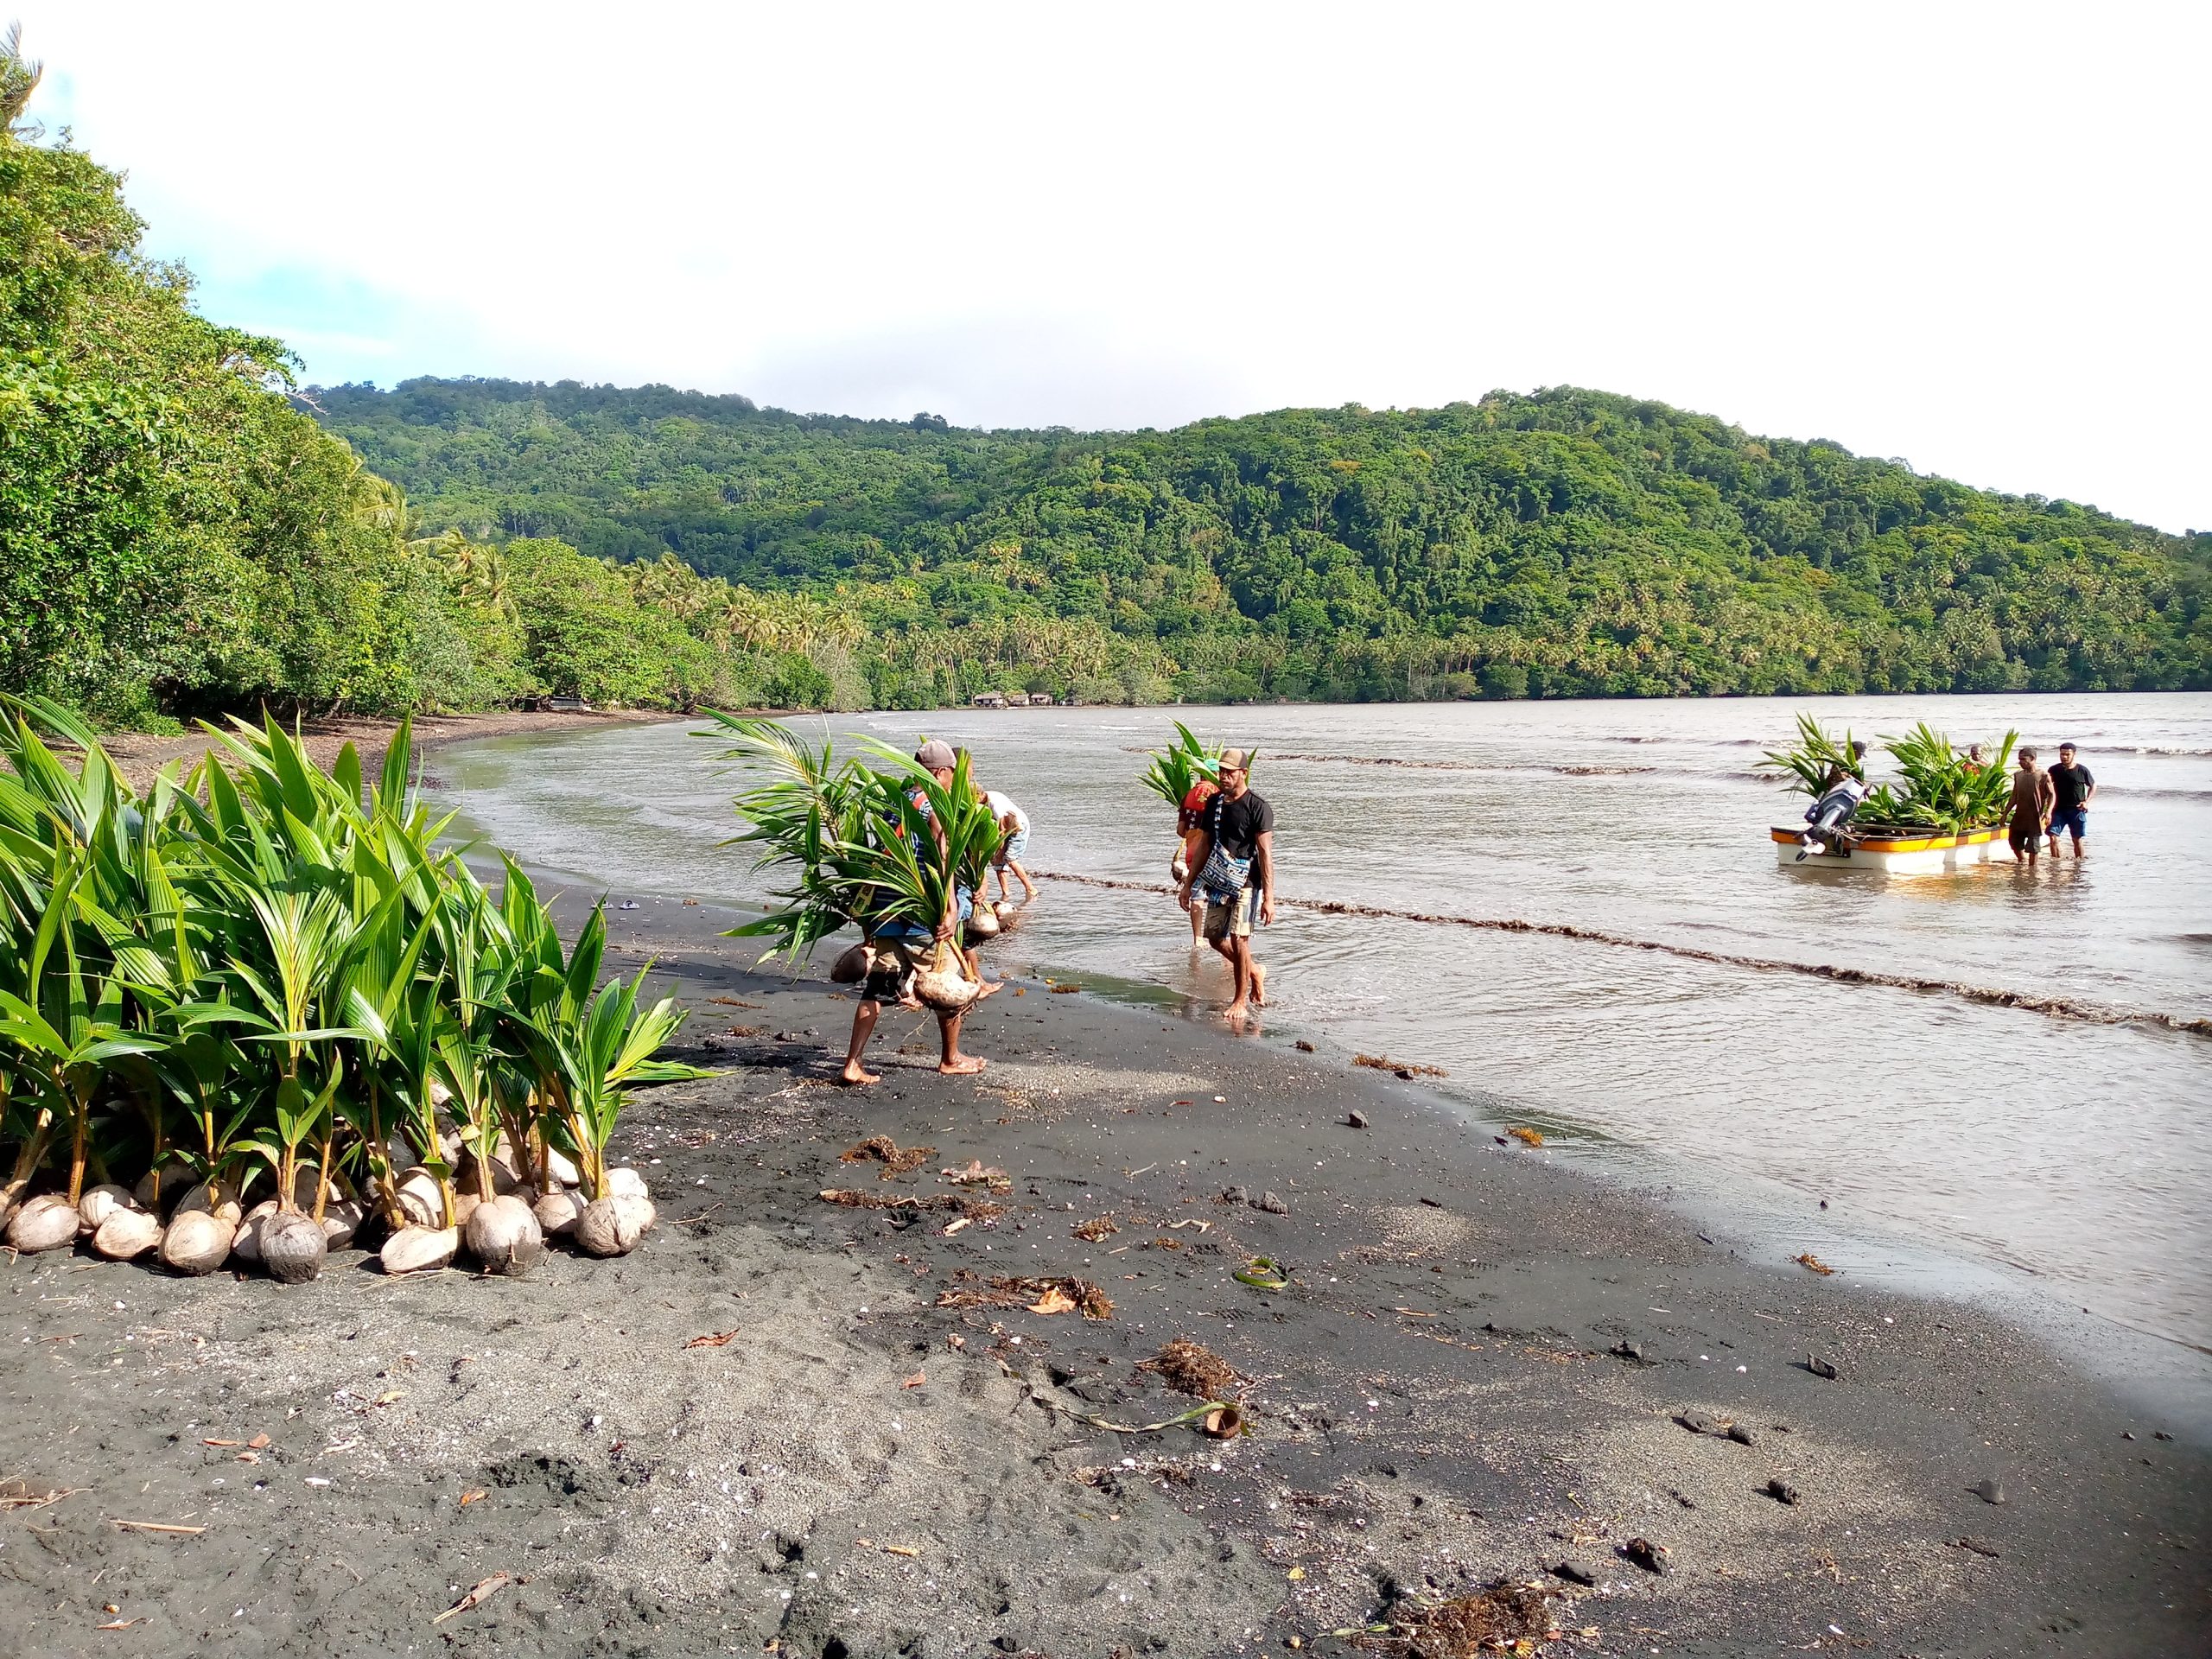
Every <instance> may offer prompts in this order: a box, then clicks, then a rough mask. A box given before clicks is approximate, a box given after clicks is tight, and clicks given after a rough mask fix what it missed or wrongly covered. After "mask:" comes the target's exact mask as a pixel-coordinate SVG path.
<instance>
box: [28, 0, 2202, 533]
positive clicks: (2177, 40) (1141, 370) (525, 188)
mask: <svg viewBox="0 0 2212 1659" xmlns="http://www.w3.org/2000/svg"><path fill="white" fill-rule="evenodd" d="M365 17H367V18H371V19H372V20H373V22H374V25H375V27H374V29H373V31H369V30H366V29H365V27H364V23H363V19H364V18H365ZM2204 19H2205V13H2204V12H2203V10H2202V9H2199V8H2183V7H2171V8H2160V9H2157V10H2152V9H2147V8H2145V9H2140V10H2137V9H2131V8H2126V7H2103V8H2098V9H2095V10H2089V9H2084V8H2078V7H2069V8H2064V9H2061V8H2056V7H2044V6H2023V5H2010V6H1999V5H1989V6H1981V5H1974V6H1967V5H1948V6H1942V7H1930V6H1927V5H1924V4H1922V5H1913V6H1896V7H1888V6H1859V7H1855V8H1849V9H1845V8H1827V9H1814V8H1777V7H1774V6H1771V5H1759V6H1743V7H1738V6H1719V5H1705V6H1688V5H1677V6H1671V7H1652V6H1643V5H1637V6H1632V7H1631V6H1623V7H1618V8H1611V7H1605V6H1587V5H1586V6H1577V7H1555V8H1544V9H1541V10H1539V9H1535V8H1511V9H1509V8H1495V9H1493V8H1486V7H1481V6H1476V5H1471V4H1457V5H1441V6H1433V7H1414V6H1405V7H1389V6H1372V7H1368V8H1358V9H1356V8H1344V7H1333V8H1325V9H1324V8H1317V7H1300V6H1268V7H1261V6H1253V7H1234V8H1232V7H1211V8H1205V7H1194V6H1191V5H1188V4H1185V5H1181V6H1173V7H1170V6H1145V5H1132V4H1123V5H1121V6H1116V7H1113V8H1092V9H1088V10H1077V9H1074V8H1053V9H1045V8H1039V7H1035V6H1024V7H1014V6H1007V7H976V6H970V7H963V8H949V7H934V8H921V7H912V6H897V7H874V6H845V7H838V8H828V7H817V8H806V9H801V8H792V7H766V6H760V7H737V6H729V5H696V6H682V5H672V4H671V5H661V6H644V7H637V8H632V9H630V10H627V11H622V12H614V13H607V12H604V11H601V10H585V9H580V8H574V7H567V6H560V5H535V6H530V7H521V6H516V7H500V8H493V7H490V6H482V5H476V6H469V5H460V6H456V5H454V4H452V3H446V4H443V5H440V6H428V5H421V4H398V5H387V6H385V7H381V8H378V10H376V11H375V12H373V13H370V14H364V13H361V12H359V11H358V10H351V11H347V10H332V9H327V8H313V7H301V6H297V5H282V6H279V5H256V4H225V3H212V4H208V5H203V6H199V7H194V8H190V9H180V8H177V7H175V6H174V5H171V4H168V3H112V0H111V3H102V4H99V5H81V6H80V5H61V6H58V7H56V6H53V5H48V6H43V7H34V8H33V9H32V10H29V11H28V12H27V14H26V16H25V18H24V24H25V32H26V35H27V44H28V45H29V48H31V49H32V50H33V52H34V53H35V54H38V55H41V56H43V57H44V58H46V59H47V60H48V62H49V63H50V64H51V65H52V66H53V67H54V70H55V72H56V73H55V76H54V82H53V86H52V88H51V92H50V94H49V95H46V96H45V97H44V103H43V112H44V113H45V114H46V116H47V118H48V120H49V121H50V122H52V121H57V120H59V119H61V118H67V119H68V120H70V121H72V122H73V123H74V124H75V127H76V130H77V134H78V137H79V142H81V143H84V144H86V147H88V148H89V149H92V151H93V152H94V153H95V154H96V155H98V156H100V157H101V158H102V159H104V160H105V161H107V162H110V163H111V164H114V165H118V166H123V167H126V168H129V169H130V174H131V198H132V200H133V202H134V203H135V204H136V205H137V207H138V208H139V210H140V212H141V213H143V214H145V215H146V217H147V218H148V219H149V221H151V224H152V226H153V230H152V234H151V238H150V244H151V245H152V246H153V247H154V248H155V249H156V251H160V252H162V253H165V254H176V255H181V256H182V257H186V258H187V259H188V260H189V261H190V262H191V264H193V265H194V268H195V269H196V270H199V271H200V273H201V276H202V277H203V281H204V289H203V294H204V298H205V302H206V304H207V308H208V309H209V310H210V311H211V313H213V314H215V315H221V316H223V317H224V318H225V320H226V321H237V322H239V323H241V324H245V325H249V326H253V327H264V328H269V329H271V330H275V331H277V332H281V333H284V334H288V335H289V337H290V338H291V339H292V340H294V341H295V342H296V344H298V345H299V346H301V348H302V352H303V354H305V355H306V356H307V357H308V368H309V372H310V373H311V375H313V376H314V377H315V378H320V379H323V380H336V379H344V378H364V377H367V378H376V379H378V380H379V381H381V382H384V383H385V384H390V383H391V381H393V380H394V379H397V378H400V377H403V376H404V375H408V374H412V373H468V372H474V373H490V374H512V375H516V376H519V377H523V378H547V379H551V378H561V377H563V376H575V377H577V378H587V379H607V380H613V381H618V382H622V383H636V382H639V381H644V380H664V381H669V382H672V383H674V384H677V385H696V386H699V387H701V388H702V389H705V390H710V391H744V392H747V393H748V394H749V395H752V396H753V397H760V398H762V399H763V400H765V401H770V402H774V403H779V404H786V405H789V406H792V407H797V408H802V409H821V410H838V411H841V412H851V413H861V414H884V415H900V416H903V415H906V414H909V413H912V411H913V410H917V409H924V408H926V409H930V410H936V411H938V412H940V413H943V414H944V415H946V416H949V417H950V418H952V419H953V420H955V421H957V422H961V423H981V424H991V425H1046V424H1064V425H1071V426H1089V425H1096V424H1113V425H1124V426H1128V425H1160V426H1165V425H1170V424H1173V423H1179V422H1181V421H1184V420H1187V419H1191V418H1193V417H1195V416H1201V415H1208V414H1221V413H1239V412H1243V411H1246V410H1253V409H1260V408H1269V407H1278V406H1281V405H1284V404H1339V403H1344V402H1351V401H1357V402H1361V403H1365V404H1372V405H1376V406H1382V405H1386V404H1436V403H1441V402H1445V401H1447V400H1449V399H1452V398H1454V397H1478V396H1479V395H1480V394H1481V393H1482V392H1484V391H1487V390H1489V389H1490V388H1491V387H1493V386H1501V385H1503V386H1514V387H1522V388H1526V387H1531V386H1535V385H1548V384H1559V383H1563V382H1573V383H1578V384H1582V385H1594V386H1601V387H1605V388H1608V389H1612V390H1618V391H1629V392H1633V393H1636V394H1638V395H1641V396H1647V397H1660V398H1663V399H1665V400H1667V401H1669V402H1671V403H1675V404H1683V405H1687V406H1689V407H1693V408H1699V409H1704V410H1710V411H1712V412H1713V413H1716V414H1719V415H1722V416H1726V417H1728V418H1730V419H1732V420H1735V421H1738V422H1739V423H1742V424H1744V425H1745V426H1747V427H1750V428H1751V429H1756V430H1764V431H1769V432H1776V433H1781V434H1786V435H1796V436H1827V437H1832V438H1834V439H1836V440H1838V441H1839V442H1844V443H1847V444H1848V445H1850V446H1851V447H1852V448H1856V449H1860V450H1863V451H1866V452H1871V453H1873V454H1902V455H1904V456H1906V457H1908V458H1909V459H1910V460H1911V461H1913V462H1914V464H1916V466H1919V467H1922V468H1923V469H1928V470H1936V471H1942V472H1945V473H1948V474H1953V475H1955V476H1958V477H1961V478H1964V479H1966V480H1968V481H1969V482H1973V483H1977V484H1983V485H1988V486H1996V487H1999V488H2005V489H2012V490H2019V491H2025V490H2040V491H2042V492H2044V493H2047V494H2053V495H2066V496H2069V497H2072V498H2074V499H2082V500H2089V501H2094V502H2095V503H2097V504H2098V505H2101V506H2104V507H2107V509H2109V510H2112V511H2114V512H2123V513H2126V514H2128V515H2130V516H2134V517H2139V518H2147V519H2149V520H2151V521H2152V522H2154V523H2158V524H2164V525H2165V526H2167V527H2169V528H2176V529H2177V528H2180V527H2182V526H2183V525H2184V524H2193V525H2199V526H2208V527H2212V471H2208V469H2207V468H2206V467H2204V466H2203V464H2202V456H2203V455H2204V454H2206V453H2207V452H2208V450H2212V416H2208V415H2207V413H2206V410H2205V404H2204V400H2203V399H2202V394H2201V388H2202V385H2204V384H2205V383H2206V381H2207V379H2208V378H2212V374H2209V373H2208V372H2212V325H2208V322H2207V320H2206V315H2205V308H2204V307H2203V305H2202V302H2201V298H2200V296H2199V295H2198V293H2197V291H2196V290H2197V289H2198V288H2199V287H2201V283H2202V276H2201V273H2202V270H2203V269H2204V268H2205V265H2206V263H2207V262H2206V255H2207V253H2208V251H2212V248H2208V243H2212V233H2208V229H2207V225H2206V210H2207V208H2206V205H2207V203H2208V201H2212V190H2208V183H2209V182H2212V181H2208V177H2207V173H2208V159H2212V158H2209V157H2208V141H2207V138H2206V136H2205V134H2206V129H2205V127H2204V124H2203V123H2202V120H2201V119H2200V118H2199V115H2198V110H2199V99H2198V96H2197V94H2198V91H2199V88H2198V87H2197V86H2196V75H2197V73H2198V72H2199V71H2200V70H2201V67H2202V64H2203V63H2204V61H2205V60H2206V53H2205V48H2206V46H2207V45H2208V43H2209V42H2208V35H2212V29H2209V28H2208V25H2207V23H2206V22H2205V21H2204Z"/></svg>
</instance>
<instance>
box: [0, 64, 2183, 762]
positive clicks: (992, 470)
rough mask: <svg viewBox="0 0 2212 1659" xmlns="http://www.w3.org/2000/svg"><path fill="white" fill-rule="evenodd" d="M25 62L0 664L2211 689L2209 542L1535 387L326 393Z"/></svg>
mask: <svg viewBox="0 0 2212 1659" xmlns="http://www.w3.org/2000/svg"><path fill="white" fill-rule="evenodd" d="M33 86H35V67H33V66H31V65H29V64H28V63H26V62H25V61H24V60H23V59H22V56H21V55H20V54H19V53H17V52H16V50H15V49H14V48H13V46H12V43H10V45H9V47H8V48H7V49H6V51H5V52H4V54H0V689H5V690H27V691H32V692H36V693H41V694H43V695H48V696H54V697H55V698H57V699H60V701H62V702H67V703H69V704H71V705H73V706H75V707H78V708H80V709H86V710H87V711H89V712H90V713H92V714H93V715H96V716H97V717H99V719H101V720H103V721H108V722H111V723H116V724H131V723H136V724H155V725H158V724H161V723H162V722H164V721H168V720H172V719H175V718H177V717H179V716H185V715H194V714H200V713H206V712H212V711H213V710H216V709H250V708H251V707H252V706H254V705H256V704H259V703H267V704H269V705H270V706H272V707H275V708H277V709H306V710H309V711H320V710H322V709H339V708H344V709H354V710H360V711H373V710H398V709H412V708H422V709H469V708H481V707H490V706H496V705H499V704H505V703H512V702H518V701H520V700H524V699H527V698H531V697H534V696H543V695H545V694H548V693H564V694H575V695H581V696H586V697H588V698H591V699H593V700H594V701H597V702H624V703H637V704H654V705H662V706H672V707H686V706H692V705H696V704H703V703H718V704H723V705H742V704H775V705H785V706H810V707H858V706H863V705H868V704H873V705H875V706H882V707H920V706H927V705H930V704H934V703H940V702H950V701H960V700H964V699H965V698H967V697H969V696H972V695H973V694H975V693H976V692H977V691H980V690H986V689H999V690H1051V691H1053V692H1055V693H1060V694H1067V693H1071V692H1072V693H1074V694H1076V695H1078V696H1083V697H1084V698H1085V699H1087V700H1091V701H1099V700H1114V701H1136V702H1146V701H1155V700H1161V699H1166V698H1170V697H1173V696H1187V697H1190V698H1192V699H1193V700H1239V699H1248V698H1259V697H1291V698H1316V699H1357V698H1402V697H1442V696H1498V697H1518V696H1673V695H1710V694H1721V693H1732V692H1742V693H1811V692H1843V691H1859V690H1900V691H1902V690H1993V689H2023V690H2061V689H2082V690H2095V689H2113V690H2119V689H2130V688H2135V689H2149V688H2168V687H2190V688H2202V687H2206V686H2212V620H2208V619H2207V617H2206V615H2205V605H2206V594H2207V589H2208V588H2209V587H2212V536H2206V535H2192V536H2189V537H2172V536H2167V535H2163V534H2161V533H2159V532H2158V531H2152V530H2150V529H2147V528H2145V527H2143V526H2141V525H2137V524H2127V523H2125V522H2123V521H2120V520H2118V519H2115V518H2111V517H2109V516H2107V515H2105V514H2102V513H2099V512H2094V510H2091V509H2088V508H2084V507H2081V506H2077V505H2073V504H2070V503H2067V502H2063V501H2046V500H2044V499H2039V498H2037V497H2034V496H2030V497H2026V498H2014V497H2007V496H2000V495H1994V494H1991V493H1985V492H1980V491H1975V490H1972V489H1968V488H1967V487H1965V486H1961V485H1958V484H1955V483H1951V482H1948V481H1947V480H1941V479H1935V478H1929V477H1923V476H1921V475H1918V474H1915V473H1913V472H1912V471H1910V469H1909V468H1907V467H1904V466H1903V465H1900V464H1897V463H1894V462H1890V461H1873V460H1867V459H1865V458H1861V457H1858V456H1854V455H1852V454H1848V453H1847V452H1846V451H1844V450H1843V449H1841V448H1838V447H1836V446H1835V445H1834V444H1828V443H1821V442H1813V443H1798V442H1785V441H1782V440H1775V439H1760V438H1755V437H1751V436H1749V435H1745V433H1743V432H1741V431H1739V430H1738V429H1735V428H1733V427H1731V426H1728V425H1726V424H1725V423H1722V422H1719V421H1717V420H1714V419H1712V418H1709V417H1707V416H1698V415H1691V414H1686V413H1683V412H1681V411H1680V410H1674V409H1670V408H1669V407H1667V406H1666V405H1664V404H1655V403H1648V402H1639V401H1637V400H1633V399H1630V398H1626V397H1614V396H1611V395H1608V394H1605V393H1601V392H1594V391H1578V390H1573V389H1554V390H1552V391H1541V392H1539V393H1536V394H1535V395H1534V396H1529V397H1522V396H1516V395H1513V394H1510V393H1503V392H1497V393H1492V394H1491V395H1490V396H1489V397H1484V399H1482V401H1480V402H1479V403H1473V404H1465V403H1463V404H1451V405H1449V406H1447V407H1445V408H1442V409H1435V410H1387V411H1375V410H1365V409H1360V408H1356V407H1347V408H1344V409H1340V410H1286V411H1281V412H1277V413H1274V414H1268V415H1260V416H1250V417H1248V418H1245V419H1240V420H1213V421H1203V422H1199V423H1197V424H1195V425H1192V426H1188V427H1185V428H1181V429H1177V430H1175V431H1171V432H1150V431H1147V432H1141V433H1135V434H1080V433H1075V432H1069V431H1058V430H1053V431H1035V432H981V431H968V430H962V429H955V428H951V427H950V426H948V425H947V424H946V423H944V421H942V420H940V419H938V418H936V417H934V416H915V417H914V418H913V419H912V420H911V421H907V422H889V421H862V420H850V419H842V418H832V417H827V416H803V415H796V414H791V413H788V412H785V411H783V410H774V409H763V408H760V407H758V406H756V405H755V404H753V403H752V402H751V401H749V400H747V399H746V398H743V397H708V396H702V395H701V394H699V393H696V392H683V391H672V390H671V389H669V388H666V387H659V386H648V387H643V388H639V389H634V390H616V389H613V388H608V387H586V386H582V385H575V384H574V383H565V382H564V383H562V384H560V385H524V384H518V383H514V382H507V381H490V380H474V379H464V380H416V381H410V382H408V383H406V384H404V385H401V386H400V387H398V388H397V390H395V391H388V392H387V391H378V390H376V389H375V388H373V387H368V386H341V387H337V388H331V389H314V390H309V391H302V390H300V389H299V388H298V387H297V385H296V383H295V377H296V373H297V369H298V365H297V364H296V360H295V359H293V358H292V357H291V356H290V355H289V353H287V352H286V350H285V348H284V347H283V345H282V344H281V343H280V342H278V341H276V340H265V339H261V338H257V337H255V336H252V335H250V334H243V333H240V332H238V331H237V330H234V329H230V328H226V327H222V326H220V325H219V324H218V323H215V322H213V321H208V320H207V319H204V318H202V317H201V316H200V315H198V313H197V312H196V311H195V310H194V308H193V305H192V290H191V283H190V279H189V277H188V273H186V272H185V271H184V270H181V268H179V267H177V266H175V265H173V264H161V263H158V262H156V261H153V260H150V259H149V258H147V257H145V256H144V255H143V253H142V252H141V251H139V245H138V243H139V236H140V232H141V230H142V228H143V227H142V226H141V224H140V222H139V220H138V219H137V218H136V217H135V216H134V215H133V214H132V213H131V212H130V209H129V207H127V206H126V204H125V202H124V198H123V193H122V188H121V181H120V179H119V177H118V175H116V174H115V173H113V172H111V171H110V170H108V169H107V168H104V167H102V166H101V165H99V163H97V162H94V161H93V160H92V159H91V158H90V157H88V156H86V155H84V154H83V153H82V152H80V151H79V150H77V149H74V148H73V146H72V145H71V144H70V143H68V141H67V135H66V134H65V135H62V136H61V137H60V138H58V139H57V140H55V141H53V142H48V138H47V136H46V135H45V134H44V133H42V132H41V131H40V130H38V129H37V128H36V127H35V126H34V125H32V124H29V123H27V122H26V120H25V118H24V111H25V106H26V105H27V103H28V100H29V95H30V92H31V89H32V87H33Z"/></svg>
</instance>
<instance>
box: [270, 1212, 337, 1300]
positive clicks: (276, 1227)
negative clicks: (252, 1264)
mask: <svg viewBox="0 0 2212 1659" xmlns="http://www.w3.org/2000/svg"><path fill="white" fill-rule="evenodd" d="M329 1254H330V1245H329V1243H328V1242H327V1240H326V1239H325V1238H324V1237H323V1236H322V1229H321V1226H320V1225H318V1224H316V1221H315V1217H313V1216H309V1215H302V1213H301V1212H300V1211H297V1210H279V1211H277V1213H276V1214H275V1215H273V1216H271V1217H270V1218H269V1219H268V1220H267V1221H264V1222H263V1223H262V1224H261V1265H262V1266H263V1267H264V1268H268V1269H269V1276H270V1278H271V1279H274V1280H275V1281H277V1283H278V1284H280V1285H303V1284H305V1283H307V1281H308V1280H310V1279H312V1278H314V1277H315V1275H316V1274H320V1273H321V1271H322V1262H323V1258H324V1257H325V1256H327V1255H329Z"/></svg>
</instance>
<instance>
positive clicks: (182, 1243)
mask: <svg viewBox="0 0 2212 1659" xmlns="http://www.w3.org/2000/svg"><path fill="white" fill-rule="evenodd" d="M224 1207H225V1208H226V1209H228V1210H229V1211H232V1214H231V1215H229V1216H226V1215H223V1214H221V1213H219V1212H216V1211H207V1210H188V1209H186V1208H184V1206H183V1205H178V1206H177V1212H176V1214H175V1216H173V1217H170V1219H169V1224H168V1231H167V1232H165V1233H163V1234H162V1263H163V1265H165V1266H167V1267H168V1268H172V1269H174V1270H175V1271H176V1272H178V1273H185V1274H202V1273H213V1272H214V1271H215V1269H216V1268H219V1267H221V1266H222V1265H223V1263H224V1262H226V1261H227V1260H228V1259H229V1257H230V1254H231V1245H232V1242H233V1241H234V1240H235V1239H236V1238H237V1236H238V1223H237V1221H236V1220H235V1219H234V1217H235V1216H236V1213H237V1211H238V1206H237V1205H235V1204H232V1205H225V1206H224Z"/></svg>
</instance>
